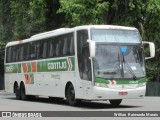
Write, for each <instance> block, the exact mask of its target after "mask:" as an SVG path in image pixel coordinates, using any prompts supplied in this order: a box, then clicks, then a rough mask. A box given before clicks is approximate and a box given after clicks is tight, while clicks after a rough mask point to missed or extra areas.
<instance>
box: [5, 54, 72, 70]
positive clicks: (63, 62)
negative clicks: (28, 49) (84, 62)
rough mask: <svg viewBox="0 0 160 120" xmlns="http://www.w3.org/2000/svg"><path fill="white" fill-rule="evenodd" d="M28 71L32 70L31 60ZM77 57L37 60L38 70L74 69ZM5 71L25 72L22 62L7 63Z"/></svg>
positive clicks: (28, 63)
mask: <svg viewBox="0 0 160 120" xmlns="http://www.w3.org/2000/svg"><path fill="white" fill-rule="evenodd" d="M26 65H27V73H30V72H32V66H31V62H27V63H26ZM74 70H75V58H74V57H68V58H64V59H58V60H45V61H39V62H37V72H55V71H74ZM5 73H23V68H22V65H21V63H18V64H11V65H5Z"/></svg>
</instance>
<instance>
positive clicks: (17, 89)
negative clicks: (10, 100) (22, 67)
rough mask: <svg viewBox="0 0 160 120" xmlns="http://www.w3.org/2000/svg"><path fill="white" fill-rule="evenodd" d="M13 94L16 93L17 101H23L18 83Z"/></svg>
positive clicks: (15, 83)
mask: <svg viewBox="0 0 160 120" xmlns="http://www.w3.org/2000/svg"><path fill="white" fill-rule="evenodd" d="M13 92H14V93H15V95H16V99H18V100H20V99H21V95H20V87H19V85H18V82H17V81H15V82H14V87H13Z"/></svg>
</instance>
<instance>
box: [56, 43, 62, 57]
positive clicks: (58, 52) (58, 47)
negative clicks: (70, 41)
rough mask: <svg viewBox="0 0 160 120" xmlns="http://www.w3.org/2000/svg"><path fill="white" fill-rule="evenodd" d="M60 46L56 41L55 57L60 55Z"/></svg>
mask: <svg viewBox="0 0 160 120" xmlns="http://www.w3.org/2000/svg"><path fill="white" fill-rule="evenodd" d="M60 44H61V41H56V57H58V56H59V55H60Z"/></svg>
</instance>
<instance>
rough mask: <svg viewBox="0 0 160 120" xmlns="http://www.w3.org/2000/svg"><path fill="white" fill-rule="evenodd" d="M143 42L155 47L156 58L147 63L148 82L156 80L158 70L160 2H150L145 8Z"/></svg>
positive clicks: (159, 59)
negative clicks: (148, 42) (151, 43)
mask: <svg viewBox="0 0 160 120" xmlns="http://www.w3.org/2000/svg"><path fill="white" fill-rule="evenodd" d="M146 13H147V14H146V20H145V24H144V28H145V40H146V41H152V42H154V43H155V45H156V57H155V58H154V59H152V60H149V61H147V64H146V65H147V75H148V77H149V78H150V80H152V81H153V80H156V79H155V76H157V73H158V70H159V69H160V47H159V46H160V34H159V31H160V0H150V1H149V3H148V5H147V7H146Z"/></svg>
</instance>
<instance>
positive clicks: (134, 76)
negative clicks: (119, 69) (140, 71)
mask: <svg viewBox="0 0 160 120" xmlns="http://www.w3.org/2000/svg"><path fill="white" fill-rule="evenodd" d="M122 57H123V59H122V61H123V63H125V64H126V65H127V67H128V69H129V71H130V73H131V74H132V76H133V79H134V80H136V79H137V77H136V75H135V74H134V72H133V70H132V68H131V66H130V65H129V64H128V62H127V60H125V58H124V54H123V53H122Z"/></svg>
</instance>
